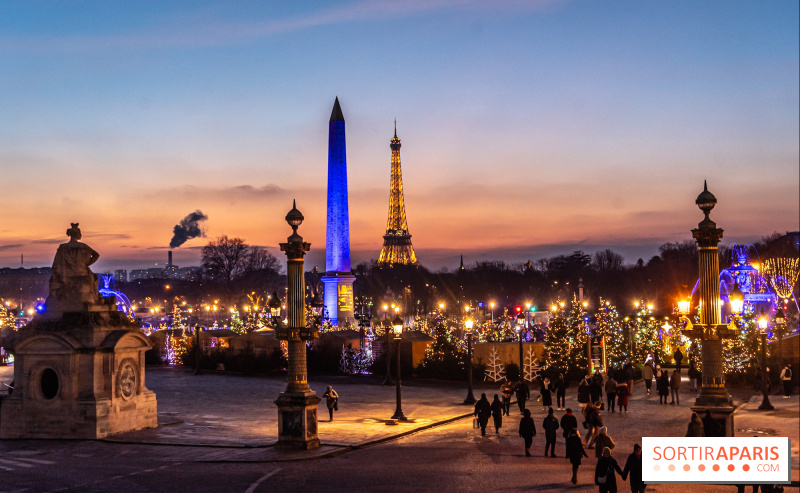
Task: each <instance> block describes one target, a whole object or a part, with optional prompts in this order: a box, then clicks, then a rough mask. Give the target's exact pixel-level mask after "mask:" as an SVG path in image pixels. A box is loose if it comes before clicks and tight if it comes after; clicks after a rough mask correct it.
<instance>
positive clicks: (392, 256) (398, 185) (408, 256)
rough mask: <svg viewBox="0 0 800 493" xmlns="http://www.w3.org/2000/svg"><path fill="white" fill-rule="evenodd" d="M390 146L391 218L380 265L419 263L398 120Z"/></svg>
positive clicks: (387, 225) (379, 260)
mask: <svg viewBox="0 0 800 493" xmlns="http://www.w3.org/2000/svg"><path fill="white" fill-rule="evenodd" d="M389 147H391V148H392V178H391V182H390V191H389V220H388V222H387V224H386V234H385V235H383V248H381V255H380V257H378V265H383V266H392V265H394V264H404V265H409V264H412V265H417V264H418V262H417V256H416V255H415V254H414V247H413V246H412V245H411V235H410V234H408V221H407V220H406V206H405V202H404V201H403V175H402V172H401V171H400V139H398V138H397V121H396V120H395V122H394V138H393V139H392V141H391V143H390V145H389Z"/></svg>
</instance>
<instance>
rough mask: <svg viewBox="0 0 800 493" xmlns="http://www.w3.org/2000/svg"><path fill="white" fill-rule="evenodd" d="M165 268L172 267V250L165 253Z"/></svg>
mask: <svg viewBox="0 0 800 493" xmlns="http://www.w3.org/2000/svg"><path fill="white" fill-rule="evenodd" d="M167 267H172V250H169V251H168V252H167Z"/></svg>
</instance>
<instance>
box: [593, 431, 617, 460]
mask: <svg viewBox="0 0 800 493" xmlns="http://www.w3.org/2000/svg"><path fill="white" fill-rule="evenodd" d="M614 447H616V444H615V443H614V440H613V439H612V438H611V437H610V436H609V435H608V428H606V427H605V426H603V427H602V428H600V432H599V433H598V434H597V438H595V440H594V450H595V457H597V458H598V459H599V458H600V457H602V456H603V449H606V448H608V449H611V450H614Z"/></svg>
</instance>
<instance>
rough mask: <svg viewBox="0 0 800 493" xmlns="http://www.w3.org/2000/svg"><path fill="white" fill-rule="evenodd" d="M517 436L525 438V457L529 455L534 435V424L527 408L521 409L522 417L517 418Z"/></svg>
mask: <svg viewBox="0 0 800 493" xmlns="http://www.w3.org/2000/svg"><path fill="white" fill-rule="evenodd" d="M519 436H521V437H522V438H523V439H524V440H525V457H530V456H531V444H533V437H535V436H536V424H535V423H534V422H533V418H532V417H531V412H530V410H528V409H525V410H524V411H522V419H521V420H519Z"/></svg>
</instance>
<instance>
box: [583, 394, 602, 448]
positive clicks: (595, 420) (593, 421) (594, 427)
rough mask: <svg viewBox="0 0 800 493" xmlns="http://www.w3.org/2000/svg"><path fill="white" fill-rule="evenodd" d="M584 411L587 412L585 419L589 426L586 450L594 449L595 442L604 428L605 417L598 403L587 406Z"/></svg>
mask: <svg viewBox="0 0 800 493" xmlns="http://www.w3.org/2000/svg"><path fill="white" fill-rule="evenodd" d="M584 411H586V413H585V417H586V425H587V431H586V448H593V447H594V445H593V443H594V440H595V438H597V434H598V433H599V431H600V428H601V427H602V426H603V415H602V414H601V413H600V403H599V402H597V403H595V404H593V405H592V404H590V405H587V406H586V408H585V409H584Z"/></svg>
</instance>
